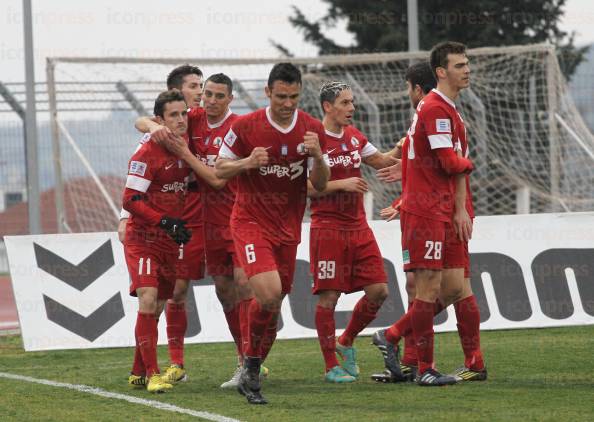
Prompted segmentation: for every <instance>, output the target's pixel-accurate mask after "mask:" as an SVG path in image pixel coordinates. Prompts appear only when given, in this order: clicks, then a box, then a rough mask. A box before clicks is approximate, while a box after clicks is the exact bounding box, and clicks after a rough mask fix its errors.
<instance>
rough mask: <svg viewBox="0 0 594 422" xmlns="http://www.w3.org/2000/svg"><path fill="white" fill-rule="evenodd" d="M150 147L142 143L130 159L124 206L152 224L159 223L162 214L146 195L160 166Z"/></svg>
mask: <svg viewBox="0 0 594 422" xmlns="http://www.w3.org/2000/svg"><path fill="white" fill-rule="evenodd" d="M149 149H150V148H149V145H148V144H144V145H142V147H141V148H139V149H138V150H137V151H136V153H134V155H133V156H132V158H131V159H130V164H129V165H128V177H127V178H126V187H125V188H124V197H123V199H122V208H123V209H124V210H126V211H128V212H129V213H130V214H132V215H134V216H136V217H139V218H141V219H143V220H146V221H147V222H149V223H150V224H153V225H157V224H158V223H159V221H160V219H161V216H160V215H159V214H158V213H157V212H156V211H155V210H154V209H152V208H151V207H150V206H149V205H148V201H147V196H146V191H147V190H148V188H149V187H150V185H151V183H152V181H153V179H154V177H155V173H156V172H157V168H158V167H157V165H156V162H155V159H154V158H152V157H150V153H149Z"/></svg>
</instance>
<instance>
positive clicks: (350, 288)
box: [309, 227, 388, 294]
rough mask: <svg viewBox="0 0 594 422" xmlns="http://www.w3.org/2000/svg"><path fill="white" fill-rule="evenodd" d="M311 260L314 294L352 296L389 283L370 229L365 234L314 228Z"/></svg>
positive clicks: (310, 250) (310, 240)
mask: <svg viewBox="0 0 594 422" xmlns="http://www.w3.org/2000/svg"><path fill="white" fill-rule="evenodd" d="M309 256H310V261H311V264H310V265H311V267H310V269H311V272H312V274H313V276H314V284H313V287H312V292H313V294H318V293H319V292H320V291H321V290H336V291H339V292H343V293H352V292H356V291H359V290H362V289H363V288H364V287H365V286H369V285H371V284H376V283H387V281H388V277H387V275H386V272H385V271H384V262H383V260H382V255H381V253H380V250H379V247H378V246H377V242H376V240H375V236H374V235H373V232H372V231H371V229H370V228H369V227H367V228H365V229H361V230H340V229H320V228H312V229H311V230H310V235H309Z"/></svg>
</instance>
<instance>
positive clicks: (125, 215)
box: [120, 208, 130, 220]
mask: <svg viewBox="0 0 594 422" xmlns="http://www.w3.org/2000/svg"><path fill="white" fill-rule="evenodd" d="M125 218H130V213H129V212H128V211H126V210H125V209H123V208H122V210H121V211H120V220H123V219H125Z"/></svg>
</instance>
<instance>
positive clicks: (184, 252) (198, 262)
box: [175, 226, 206, 280]
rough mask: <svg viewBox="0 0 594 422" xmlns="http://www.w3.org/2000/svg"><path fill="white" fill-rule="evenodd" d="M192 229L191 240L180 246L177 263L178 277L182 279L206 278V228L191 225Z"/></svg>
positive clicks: (176, 271) (176, 272)
mask: <svg viewBox="0 0 594 422" xmlns="http://www.w3.org/2000/svg"><path fill="white" fill-rule="evenodd" d="M188 228H189V229H190V230H192V238H191V239H190V241H189V242H188V243H186V244H184V245H181V246H180V247H179V255H178V260H177V263H176V265H175V274H176V278H178V279H181V280H200V279H202V278H204V267H205V266H206V263H205V257H204V229H203V227H202V226H189V227H188Z"/></svg>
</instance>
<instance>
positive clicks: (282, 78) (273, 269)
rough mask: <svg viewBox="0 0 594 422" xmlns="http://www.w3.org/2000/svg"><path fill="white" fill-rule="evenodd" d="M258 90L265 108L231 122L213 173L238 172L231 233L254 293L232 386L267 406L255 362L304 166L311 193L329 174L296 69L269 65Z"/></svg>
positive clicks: (286, 273)
mask: <svg viewBox="0 0 594 422" xmlns="http://www.w3.org/2000/svg"><path fill="white" fill-rule="evenodd" d="M265 93H266V95H267V96H268V98H269V99H270V106H269V107H266V108H265V109H260V110H257V111H255V112H253V113H250V114H247V115H245V116H241V117H239V118H238V119H237V120H236V121H235V122H234V123H233V125H232V127H231V129H230V130H229V132H228V133H227V135H226V136H225V138H224V144H223V146H222V147H221V151H220V152H219V158H218V159H217V162H216V170H217V171H216V172H217V176H219V177H221V178H224V179H230V178H232V177H235V176H236V175H238V174H241V176H240V177H238V178H237V194H236V199H235V204H234V206H233V211H232V214H231V235H232V236H233V240H234V242H235V249H236V253H237V256H238V258H239V260H240V262H241V266H242V267H243V269H244V271H245V273H246V275H247V276H248V278H249V284H250V286H251V288H252V290H253V292H254V295H255V298H254V299H253V300H252V301H251V303H250V306H249V319H248V333H249V336H248V337H247V340H248V341H247V342H246V343H244V345H245V348H244V350H243V355H244V365H243V370H242V373H241V378H240V381H239V386H238V390H239V392H240V393H241V394H243V395H245V396H246V398H247V400H248V402H249V403H251V404H266V403H267V401H266V399H264V397H263V396H262V394H261V392H260V380H259V372H260V365H261V362H262V359H263V357H265V355H266V354H267V353H268V350H269V349H270V347H271V346H272V343H273V341H274V339H275V336H276V326H277V319H278V315H279V312H280V306H281V303H282V300H283V298H284V296H285V295H286V294H287V293H289V292H290V290H291V285H292V282H293V274H294V270H295V262H296V255H297V245H298V244H299V242H300V241H301V223H302V220H303V214H304V212H305V204H306V197H307V174H308V168H309V179H310V180H311V183H312V186H313V188H314V189H316V190H318V191H323V190H324V189H325V188H326V184H327V181H328V177H329V173H330V171H329V168H328V166H327V164H326V162H325V161H324V156H323V154H322V149H323V148H324V137H325V133H324V127H323V125H322V123H321V122H320V121H319V120H316V119H315V118H313V117H311V116H310V115H309V114H307V113H305V112H303V111H301V110H299V109H298V108H297V106H298V103H299V96H300V94H301V72H300V71H299V69H297V68H296V67H295V66H294V65H292V64H290V63H279V64H276V65H275V66H274V67H273V68H272V70H271V72H270V74H269V77H268V83H267V86H266V87H265Z"/></svg>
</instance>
